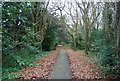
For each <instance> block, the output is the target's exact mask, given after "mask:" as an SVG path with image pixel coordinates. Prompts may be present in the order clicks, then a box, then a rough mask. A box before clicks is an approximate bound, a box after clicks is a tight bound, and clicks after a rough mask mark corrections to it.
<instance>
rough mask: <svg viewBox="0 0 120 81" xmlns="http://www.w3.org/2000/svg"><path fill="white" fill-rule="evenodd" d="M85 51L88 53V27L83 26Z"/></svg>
mask: <svg viewBox="0 0 120 81" xmlns="http://www.w3.org/2000/svg"><path fill="white" fill-rule="evenodd" d="M85 33H86V34H85V53H86V54H87V55H88V41H89V29H88V27H85Z"/></svg>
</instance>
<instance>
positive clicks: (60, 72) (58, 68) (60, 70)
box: [49, 48, 71, 79]
mask: <svg viewBox="0 0 120 81" xmlns="http://www.w3.org/2000/svg"><path fill="white" fill-rule="evenodd" d="M49 79H71V71H70V68H69V62H68V57H67V55H66V51H65V50H64V48H61V50H60V54H59V55H58V57H57V60H56V63H55V66H54V68H53V71H52V73H51V76H50V77H49Z"/></svg>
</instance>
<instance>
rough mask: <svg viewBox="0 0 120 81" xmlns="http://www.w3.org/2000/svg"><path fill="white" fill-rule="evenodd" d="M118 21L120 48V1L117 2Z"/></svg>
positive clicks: (118, 44) (119, 42)
mask: <svg viewBox="0 0 120 81" xmlns="http://www.w3.org/2000/svg"><path fill="white" fill-rule="evenodd" d="M116 22H117V48H120V2H117V12H116Z"/></svg>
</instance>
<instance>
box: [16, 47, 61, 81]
mask: <svg viewBox="0 0 120 81" xmlns="http://www.w3.org/2000/svg"><path fill="white" fill-rule="evenodd" d="M59 50H60V47H58V48H56V50H55V51H54V53H48V54H47V55H48V56H47V57H42V58H41V59H40V60H39V61H36V62H34V63H36V64H38V65H39V66H35V67H31V68H30V67H26V68H24V69H23V70H22V72H20V73H16V74H17V75H22V76H25V77H21V78H19V79H20V80H27V79H28V80H29V79H36V78H39V79H48V77H49V75H50V74H51V71H52V68H53V66H54V63H55V60H56V58H57V55H58V53H59Z"/></svg>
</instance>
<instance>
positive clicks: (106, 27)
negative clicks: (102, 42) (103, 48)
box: [105, 3, 109, 44]
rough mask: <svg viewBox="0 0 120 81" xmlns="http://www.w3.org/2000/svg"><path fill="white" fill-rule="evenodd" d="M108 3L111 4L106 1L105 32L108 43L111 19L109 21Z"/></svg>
mask: <svg viewBox="0 0 120 81" xmlns="http://www.w3.org/2000/svg"><path fill="white" fill-rule="evenodd" d="M108 5H109V3H106V4H105V7H106V19H105V20H106V22H105V23H106V25H105V32H106V44H108V40H109V36H108V34H109V23H108V22H109V21H108V16H109V15H108Z"/></svg>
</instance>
